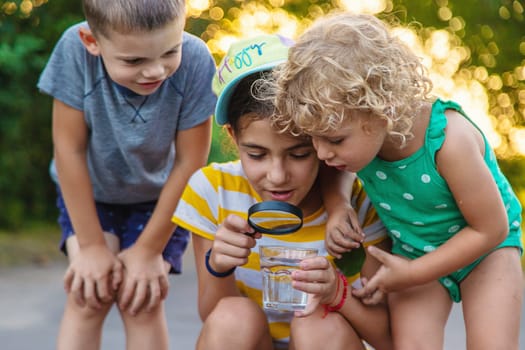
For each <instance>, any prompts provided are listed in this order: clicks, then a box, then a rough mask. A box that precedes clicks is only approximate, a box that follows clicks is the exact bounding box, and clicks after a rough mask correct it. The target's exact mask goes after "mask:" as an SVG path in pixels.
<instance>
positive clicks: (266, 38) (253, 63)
mask: <svg viewBox="0 0 525 350" xmlns="http://www.w3.org/2000/svg"><path fill="white" fill-rule="evenodd" d="M293 44H294V42H293V40H291V39H288V38H286V37H283V36H281V35H276V34H274V35H269V34H267V35H259V36H255V37H252V38H249V39H243V40H239V41H237V42H235V43H233V44H232V45H231V46H230V49H229V50H228V52H227V53H226V55H225V56H224V58H223V59H222V61H221V63H220V64H219V66H218V67H217V72H216V73H215V76H214V77H213V82H212V89H213V92H215V94H216V95H217V105H216V106H215V122H216V123H217V124H218V125H224V124H226V123H227V122H228V104H229V103H230V98H231V96H232V94H233V92H234V91H235V87H236V86H237V84H239V82H240V81H241V80H242V79H243V78H244V77H246V76H248V75H250V74H253V73H257V72H262V71H265V70H271V69H272V68H273V67H275V66H277V65H279V64H280V63H283V62H284V61H286V60H287V59H288V48H289V47H290V46H292V45H293Z"/></svg>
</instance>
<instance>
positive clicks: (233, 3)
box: [0, 0, 525, 230]
mask: <svg viewBox="0 0 525 350" xmlns="http://www.w3.org/2000/svg"><path fill="white" fill-rule="evenodd" d="M379 2H381V1H379ZM187 3H188V8H189V11H188V22H187V26H186V29H187V30H188V31H189V32H191V33H194V34H196V35H198V36H201V37H202V38H203V39H204V40H205V41H207V42H208V43H211V42H212V41H213V40H214V39H215V37H214V35H215V34H216V33H217V32H219V31H223V32H226V33H238V32H242V31H243V28H242V24H240V23H239V21H238V20H237V19H238V18H239V14H240V13H241V12H242V11H244V10H245V9H247V8H248V7H250V6H255V5H256V6H262V7H265V8H269V9H277V10H279V11H281V12H279V15H280V16H281V15H282V14H283V13H285V14H287V15H289V16H291V17H293V18H295V19H298V20H299V21H301V23H303V24H305V25H307V24H308V22H309V21H310V20H313V19H314V18H315V17H317V16H319V15H322V14H324V13H328V12H329V11H331V10H332V9H334V8H335V7H338V6H342V4H343V3H355V4H363V3H365V2H359V1H354V2H352V1H343V0H339V1H336V0H326V1H325V0H310V1H305V0H270V1H240V0H209V1H208V2H207V3H208V5H207V6H205V7H203V8H201V9H199V8H196V7H194V6H193V5H192V3H203V2H202V1H187ZM204 3H206V2H204ZM382 3H383V5H384V8H383V10H382V12H381V13H380V14H379V16H380V17H386V16H389V17H392V16H394V17H397V18H398V19H399V20H400V21H401V22H404V23H408V22H412V21H417V22H419V23H420V24H421V26H424V28H423V29H425V30H422V31H421V35H429V33H431V32H432V30H434V29H440V30H445V31H447V32H448V33H449V34H450V35H451V36H452V38H453V39H454V40H455V41H456V42H457V43H458V45H462V47H463V48H464V51H462V52H464V55H465V59H464V61H462V63H461V71H460V74H464V75H466V76H467V77H468V78H469V79H476V80H477V81H479V82H480V84H482V85H483V86H484V87H485V89H486V91H487V94H488V96H489V112H490V114H491V115H492V116H493V117H494V118H495V120H496V122H495V123H494V124H495V125H494V127H495V128H496V130H497V131H498V133H499V134H500V135H501V136H502V138H503V146H502V148H501V150H502V152H500V153H499V154H500V156H501V158H502V159H501V161H502V162H501V163H502V169H503V171H504V172H505V173H506V174H507V175H508V177H509V178H510V180H511V182H512V184H513V185H514V187H515V189H516V190H517V192H518V193H519V194H520V196H521V201H522V203H525V202H524V200H525V198H524V195H523V194H524V193H525V181H524V180H523V179H524V178H525V177H524V176H523V174H524V172H525V162H524V161H523V159H522V158H519V157H515V155H516V154H517V153H516V152H515V150H514V148H513V147H514V146H513V144H512V142H511V137H510V136H512V133H513V132H515V131H516V130H520V129H519V128H522V127H524V126H525V121H524V114H525V23H524V8H523V2H522V1H515V0H499V1H494V0H461V1H460V0H394V1H388V0H385V1H382ZM356 6H357V5H356ZM82 18H83V16H82V11H81V2H80V1H70V0H69V1H68V0H13V1H5V0H0V111H1V112H0V113H1V116H0V228H4V229H10V230H14V229H17V228H20V227H22V226H23V225H24V223H28V222H35V221H54V220H55V217H56V209H55V205H54V198H55V195H54V188H53V184H52V183H51V180H50V179H49V176H48V164H49V161H50V159H51V157H52V143H51V98H49V97H48V96H45V95H42V94H40V93H39V92H38V91H37V89H36V82H37V80H38V77H39V74H40V72H41V70H42V68H43V67H44V65H45V63H46V61H47V58H48V57H49V55H50V53H51V51H52V49H53V47H54V45H55V43H56V41H57V40H58V38H59V36H60V35H61V34H62V32H63V30H64V29H65V28H67V27H68V26H69V25H71V24H73V23H75V22H78V21H80V20H82ZM270 20H271V19H270ZM271 25H272V24H271V23H270V24H269V27H268V28H271ZM212 52H213V53H214V55H215V57H216V59H220V57H219V55H218V54H217V52H215V51H214V50H212ZM459 102H461V101H459ZM521 130H522V129H521ZM219 135H221V136H220V137H219ZM222 136H223V133H222V132H221V130H220V129H219V128H218V127H216V126H214V139H213V144H212V153H211V155H210V161H212V160H217V161H221V160H225V159H230V158H231V157H232V155H231V153H230V150H231V148H228V147H225V146H224V145H225V144H224V143H225V142H226V144H227V141H224V139H223V137H222Z"/></svg>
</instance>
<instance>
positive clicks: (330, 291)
mask: <svg viewBox="0 0 525 350" xmlns="http://www.w3.org/2000/svg"><path fill="white" fill-rule="evenodd" d="M300 267H301V269H300V270H296V271H294V272H292V287H293V288H295V289H298V290H302V291H303V292H306V293H309V294H310V295H309V296H308V304H307V305H306V309H305V310H304V311H296V312H295V316H297V317H304V316H308V315H311V314H312V313H313V312H314V311H315V310H316V309H317V307H318V306H319V305H320V304H327V303H330V302H332V301H333V300H334V299H335V297H336V295H337V293H338V290H337V287H338V283H337V280H338V279H339V276H338V275H337V272H336V271H335V268H334V267H333V266H332V264H330V262H329V261H328V260H327V259H326V258H325V257H323V256H317V257H314V258H308V259H304V260H303V261H301V264H300Z"/></svg>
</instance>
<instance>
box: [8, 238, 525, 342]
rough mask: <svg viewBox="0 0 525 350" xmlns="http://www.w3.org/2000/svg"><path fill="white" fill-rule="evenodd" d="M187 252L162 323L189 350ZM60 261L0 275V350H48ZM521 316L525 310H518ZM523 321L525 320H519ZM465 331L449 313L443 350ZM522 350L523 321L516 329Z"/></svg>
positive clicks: (456, 314) (192, 281)
mask: <svg viewBox="0 0 525 350" xmlns="http://www.w3.org/2000/svg"><path fill="white" fill-rule="evenodd" d="M191 252H192V249H191V247H189V249H188V251H187V254H186V255H185V257H184V270H183V274H182V275H178V276H171V277H170V278H171V280H170V285H171V288H170V293H169V296H168V298H167V308H166V310H167V318H168V328H169V332H170V342H171V349H177V350H191V349H194V346H195V340H196V338H197V335H198V333H199V329H200V326H201V322H200V319H199V316H198V314H197V308H196V307H197V301H196V300H197V278H196V274H195V268H194V265H193V255H192V254H191ZM65 267H66V261H65V259H64V261H61V262H56V263H53V264H51V265H48V266H44V267H31V266H30V267H21V268H12V269H8V270H0V349H1V350H30V349H40V350H53V349H54V347H55V337H56V333H57V329H58V324H59V322H60V319H61V316H62V311H63V303H64V300H65V297H64V291H63V289H62V276H63V273H64V271H65ZM522 315H524V316H525V306H524V307H523V308H522ZM522 318H525V317H522ZM464 333H465V328H464V326H463V321H462V315H461V306H460V305H456V306H454V309H453V311H452V314H451V316H450V319H449V322H448V324H447V329H446V340H445V349H446V350H461V349H465V335H464ZM521 340H522V344H524V345H522V348H524V349H525V320H523V322H522V326H521ZM124 344H125V341H124V332H123V328H122V324H121V323H120V319H119V317H118V313H117V312H116V311H115V310H112V311H111V312H110V314H109V317H108V319H107V320H106V324H105V328H104V334H103V339H102V349H103V350H118V349H122V350H124V349H125V345H124Z"/></svg>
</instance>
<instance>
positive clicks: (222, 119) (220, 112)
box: [215, 59, 285, 126]
mask: <svg viewBox="0 0 525 350" xmlns="http://www.w3.org/2000/svg"><path fill="white" fill-rule="evenodd" d="M283 62H285V60H284V59H283V60H279V61H274V62H268V63H265V64H263V65H260V66H257V67H254V68H253V69H252V70H249V71H245V72H243V73H242V74H239V76H237V77H235V79H233V80H232V81H230V82H229V83H228V85H226V86H225V87H224V89H223V90H222V91H221V93H220V94H219V96H218V97H217V104H216V105H215V122H216V123H217V124H218V125H220V126H223V125H224V124H227V123H228V104H229V103H230V99H231V97H232V95H233V92H234V91H235V88H236V87H237V85H239V83H240V81H241V80H242V79H244V78H245V77H247V76H248V75H250V74H253V73H257V72H262V71H266V70H268V71H269V70H272V69H273V68H274V67H275V66H278V65H279V64H281V63H283Z"/></svg>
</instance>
